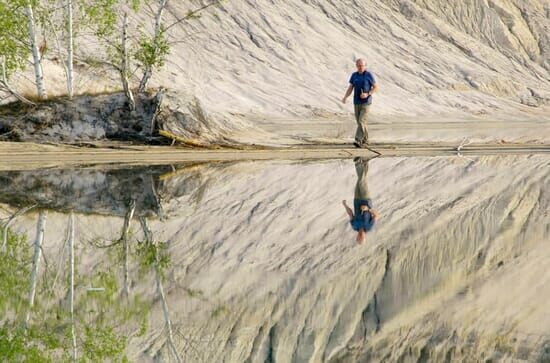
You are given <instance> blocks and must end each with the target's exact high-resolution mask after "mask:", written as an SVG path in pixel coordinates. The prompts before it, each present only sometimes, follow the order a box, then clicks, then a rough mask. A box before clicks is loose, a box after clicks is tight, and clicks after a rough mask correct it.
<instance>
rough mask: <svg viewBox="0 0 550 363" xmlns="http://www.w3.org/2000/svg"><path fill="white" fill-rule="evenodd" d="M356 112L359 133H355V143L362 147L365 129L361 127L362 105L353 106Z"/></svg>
mask: <svg viewBox="0 0 550 363" xmlns="http://www.w3.org/2000/svg"><path fill="white" fill-rule="evenodd" d="M353 108H354V110H355V122H357V131H355V142H356V143H358V144H359V145H361V143H362V140H363V128H362V127H361V123H360V122H359V121H360V120H361V105H353Z"/></svg>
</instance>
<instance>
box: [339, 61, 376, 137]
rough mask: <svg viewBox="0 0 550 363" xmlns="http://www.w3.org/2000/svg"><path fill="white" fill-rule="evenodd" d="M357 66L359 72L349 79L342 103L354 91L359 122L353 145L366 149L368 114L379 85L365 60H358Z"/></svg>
mask: <svg viewBox="0 0 550 363" xmlns="http://www.w3.org/2000/svg"><path fill="white" fill-rule="evenodd" d="M355 66H356V67H357V72H353V74H352V75H351V78H350V79H349V83H350V85H349V87H348V89H347V90H346V94H345V95H344V98H343V99H342V103H346V100H347V98H348V97H349V96H350V95H351V91H353V106H354V108H355V121H357V131H356V132H355V142H354V143H353V144H354V145H355V146H356V147H366V146H368V144H369V133H368V131H367V119H368V113H369V108H370V105H371V103H372V94H373V93H375V92H376V91H378V85H377V84H376V81H375V80H374V76H373V75H372V73H370V72H369V71H367V63H366V62H365V60H364V59H362V58H359V59H357V61H355Z"/></svg>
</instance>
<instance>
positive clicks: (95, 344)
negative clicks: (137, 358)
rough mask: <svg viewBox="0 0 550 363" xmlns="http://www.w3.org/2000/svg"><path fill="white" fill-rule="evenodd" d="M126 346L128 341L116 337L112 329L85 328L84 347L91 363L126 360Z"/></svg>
mask: <svg viewBox="0 0 550 363" xmlns="http://www.w3.org/2000/svg"><path fill="white" fill-rule="evenodd" d="M126 344H127V341H126V339H125V338H124V337H122V336H118V335H116V334H115V333H114V332H113V329H112V328H110V327H97V326H94V327H89V326H87V327H85V330H84V341H83V343H82V347H83V349H84V356H85V357H86V359H87V360H89V361H90V362H104V361H106V360H107V358H110V359H111V360H115V361H116V360H122V359H126V356H125V354H124V350H125V349H126Z"/></svg>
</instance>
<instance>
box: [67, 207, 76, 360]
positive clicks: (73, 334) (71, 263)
mask: <svg viewBox="0 0 550 363" xmlns="http://www.w3.org/2000/svg"><path fill="white" fill-rule="evenodd" d="M74 230H75V226H74V213H73V212H71V215H70V216H69V238H68V244H69V268H70V271H71V273H70V276H69V283H70V286H69V310H70V313H71V337H72V345H73V362H76V361H77V352H76V331H75V323H74V235H75V233H74Z"/></svg>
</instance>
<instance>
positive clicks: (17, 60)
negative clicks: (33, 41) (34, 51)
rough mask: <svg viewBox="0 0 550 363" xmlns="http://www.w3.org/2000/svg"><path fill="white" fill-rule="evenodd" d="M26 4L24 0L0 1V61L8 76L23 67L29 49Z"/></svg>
mask: <svg viewBox="0 0 550 363" xmlns="http://www.w3.org/2000/svg"><path fill="white" fill-rule="evenodd" d="M26 5H27V1H24V0H8V1H5V0H2V1H0V62H2V61H4V63H5V67H6V76H7V77H8V78H9V76H10V75H11V74H13V73H14V72H15V71H17V70H20V69H23V68H24V67H25V61H26V60H27V58H28V56H29V54H30V50H31V48H30V46H28V42H29V33H28V31H29V29H28V24H27V17H26V15H25V6H26Z"/></svg>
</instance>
